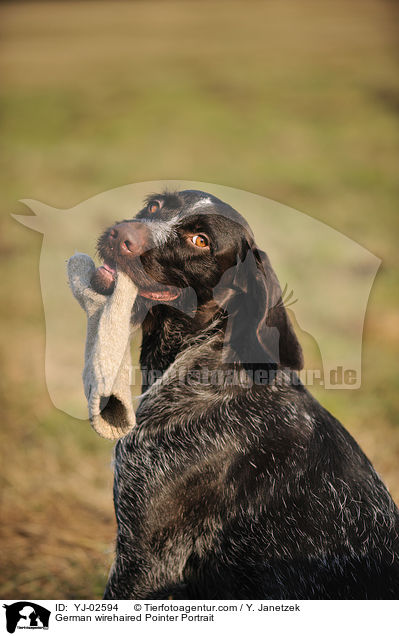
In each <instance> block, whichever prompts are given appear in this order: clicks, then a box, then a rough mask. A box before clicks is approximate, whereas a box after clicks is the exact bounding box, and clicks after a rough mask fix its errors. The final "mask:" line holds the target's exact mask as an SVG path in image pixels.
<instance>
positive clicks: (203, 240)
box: [191, 234, 209, 247]
mask: <svg viewBox="0 0 399 636" xmlns="http://www.w3.org/2000/svg"><path fill="white" fill-rule="evenodd" d="M191 242H192V243H194V245H195V246H196V247H208V245H209V241H208V237H207V236H205V235H204V234H195V235H194V236H192V237H191Z"/></svg>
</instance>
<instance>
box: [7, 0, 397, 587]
mask: <svg viewBox="0 0 399 636" xmlns="http://www.w3.org/2000/svg"><path fill="white" fill-rule="evenodd" d="M395 11H396V9H395V4H394V3H393V2H392V3H390V2H384V1H382V0H362V1H360V0H345V1H344V0H326V1H325V2H323V3H321V2H318V0H286V1H285V2H277V1H270V2H263V1H260V0H258V1H256V0H248V1H246V2H244V1H242V2H238V1H235V2H230V1H227V0H226V1H223V0H220V1H216V2H212V1H211V0H201V1H197V0H193V1H183V0H181V1H169V0H164V1H161V0H159V1H156V0H148V1H146V2H119V1H116V2H94V1H93V2H90V1H87V2H42V3H39V2H27V3H24V2H9V3H7V2H4V3H2V4H1V5H0V25H1V27H0V30H1V33H0V36H1V37H0V77H1V85H0V99H1V110H0V117H1V120H0V126H1V141H0V144H1V154H0V162H1V169H0V181H1V202H0V213H1V214H0V258H1V273H2V276H1V291H2V301H1V305H0V320H1V329H0V345H1V358H0V359H1V365H2V367H1V368H2V372H1V375H0V392H1V396H0V405H1V406H0V408H1V430H0V449H1V451H0V452H1V528H0V539H1V545H0V549H1V556H0V558H1V563H0V577H1V578H0V597H2V598H5V599H8V598H14V599H15V598H16V599H18V598H32V599H41V598H42V599H45V598H52V599H58V598H100V597H101V594H102V590H103V587H104V582H105V579H106V576H107V570H108V567H109V565H110V563H111V560H112V551H113V537H114V532H115V527H114V520H113V509H112V492H111V488H112V469H111V456H112V444H111V443H109V442H106V441H104V440H102V439H100V438H98V437H96V436H95V434H94V433H93V432H92V431H91V430H90V427H89V425H88V424H87V422H83V421H79V420H74V419H73V418H72V417H69V416H68V415H66V414H64V413H62V412H61V411H58V410H57V409H55V407H54V406H53V404H52V402H51V400H50V398H49V395H48V393H47V389H46V383H45V376H44V350H45V324H44V312H43V307H42V300H41V290H40V281H39V268H38V265H39V257H40V250H41V241H42V239H41V235H40V234H38V233H35V232H32V231H30V230H28V229H27V228H24V227H22V226H21V225H18V224H17V223H16V222H15V221H13V220H12V219H11V217H10V213H12V212H14V213H19V214H24V213H26V208H25V207H24V206H23V205H22V204H20V203H18V201H19V200H20V199H22V198H27V197H28V198H37V199H39V200H42V201H45V202H47V203H48V204H50V205H53V206H56V207H59V208H69V207H71V206H73V205H75V204H77V203H79V202H80V201H82V200H84V199H86V198H88V197H90V196H93V195H94V194H96V193H98V192H102V191H105V190H107V189H110V188H115V187H117V186H120V185H123V184H128V183H135V182H140V181H147V180H154V179H181V180H186V179H187V180H197V181H205V182H211V183H216V184H224V185H227V186H231V187H234V188H241V189H243V190H247V191H251V192H254V193H258V194H261V195H264V196H267V197H269V198H271V199H275V200H277V201H281V202H282V203H284V204H286V205H289V206H291V207H293V208H296V209H298V210H302V211H304V212H306V213H308V214H310V215H311V216H313V217H315V218H317V219H319V220H321V221H323V222H325V223H327V224H329V225H331V226H333V227H334V228H335V229H337V230H339V231H340V232H342V233H344V234H346V235H347V236H349V237H350V238H352V239H353V240H355V241H357V242H358V243H360V244H362V245H364V246H365V247H366V248H367V249H368V250H370V251H371V252H373V253H374V254H376V255H377V256H378V257H380V258H381V259H382V266H381V268H380V271H379V273H378V275H377V278H376V281H375V284H374V287H373V290H372V294H371V297H370V301H369V308H368V313H367V317H366V325H365V331H364V343H363V383H362V388H361V389H359V390H356V391H344V390H336V391H326V390H324V391H323V390H322V389H318V391H317V395H318V398H319V399H320V400H321V401H322V403H323V404H325V405H326V406H327V408H329V409H330V410H331V411H332V412H333V413H334V414H335V415H336V416H337V417H338V418H339V419H341V421H343V423H344V424H345V426H346V427H347V428H348V429H349V430H350V431H351V432H352V434H353V435H354V436H355V437H356V439H357V440H358V441H359V443H360V444H361V445H362V447H363V448H364V450H365V452H366V453H367V454H368V456H369V457H370V459H371V460H372V461H373V462H374V464H375V466H376V468H377V470H378V471H379V472H380V474H381V475H382V477H383V478H384V480H385V482H386V483H387V485H388V486H389V488H390V490H391V492H392V494H393V496H394V497H395V498H396V500H397V501H399V424H398V411H399V408H398V407H399V376H398V364H397V360H398V357H399V328H398V326H399V325H398V323H399V320H398V319H399V312H398V294H397V289H398V278H399V274H398V272H399V269H398V261H399V252H398V248H397V242H398V239H397V231H398V225H399V223H398V219H399V214H398V202H399V187H398V178H397V175H398V159H399V130H398V114H399V72H398V71H399V68H398V66H399V64H398V43H399V42H398V31H397V17H398V15H397V13H396V12H395Z"/></svg>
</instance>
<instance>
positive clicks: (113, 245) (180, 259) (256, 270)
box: [92, 190, 302, 369]
mask: <svg viewBox="0 0 399 636" xmlns="http://www.w3.org/2000/svg"><path fill="white" fill-rule="evenodd" d="M98 252H99V255H100V256H101V258H102V259H103V261H104V264H103V265H102V266H101V267H99V268H98V269H97V271H96V272H95V274H94V276H93V279H92V286H93V287H94V289H96V291H98V292H100V293H103V294H110V293H112V291H113V287H114V280H115V273H116V269H120V270H122V271H124V272H125V273H127V274H128V275H129V276H130V277H131V278H132V280H133V281H134V282H135V283H136V285H137V286H138V288H139V295H140V296H141V299H142V300H143V299H144V302H147V304H148V305H149V306H151V304H152V305H153V304H154V302H155V303H162V304H166V305H167V304H171V303H173V304H174V306H175V307H179V308H180V309H182V310H183V311H186V312H187V313H189V312H190V306H189V305H190V302H189V301H188V300H187V299H188V298H191V299H192V297H193V290H194V292H195V297H196V301H197V303H196V304H197V307H196V315H197V316H198V315H201V316H202V317H203V319H204V317H205V319H206V320H212V318H213V317H214V316H215V315H216V314H217V313H218V312H222V313H224V315H226V316H228V321H227V328H226V333H225V345H226V351H227V350H229V351H233V352H234V356H235V357H236V358H237V357H238V360H240V361H241V362H244V363H264V362H266V363H273V364H278V365H279V366H281V367H290V368H292V369H300V368H301V367H302V352H301V347H300V345H299V343H298V341H297V338H296V336H295V333H294V331H293V328H292V325H291V323H290V320H289V318H288V315H287V313H286V310H285V307H284V304H283V300H282V293H281V288H280V285H279V283H278V280H277V277H276V275H275V273H274V271H273V269H272V267H271V265H270V262H269V259H268V258H267V256H266V254H264V253H263V252H261V251H260V250H259V249H258V248H257V246H256V243H255V240H254V237H253V235H252V232H251V230H250V228H249V226H248V224H247V223H246V221H245V219H244V218H243V217H242V216H241V215H240V214H239V213H238V212H237V211H236V210H234V209H233V208H232V207H231V206H229V205H227V204H226V203H224V202H223V201H221V200H220V199H217V198H216V197H214V196H212V195H210V194H207V193H205V192H199V191H193V190H185V191H182V192H177V193H163V194H159V195H158V194H156V195H153V196H150V197H148V199H147V200H146V205H145V207H144V208H143V209H142V210H141V211H140V212H139V213H138V214H137V216H136V217H135V218H134V219H130V220H124V221H121V222H119V223H116V224H115V225H113V226H112V227H110V228H109V229H108V230H106V231H105V232H104V233H103V234H102V236H101V237H100V239H99V241H98ZM188 291H190V294H188ZM185 299H186V300H187V304H186V305H185Z"/></svg>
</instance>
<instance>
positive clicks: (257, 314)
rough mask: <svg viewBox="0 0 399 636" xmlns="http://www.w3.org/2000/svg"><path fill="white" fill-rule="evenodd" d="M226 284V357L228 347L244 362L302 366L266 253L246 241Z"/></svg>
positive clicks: (300, 352)
mask: <svg viewBox="0 0 399 636" xmlns="http://www.w3.org/2000/svg"><path fill="white" fill-rule="evenodd" d="M229 288H230V289H229V292H228V294H227V295H225V297H224V301H225V302H223V306H224V308H225V309H226V311H227V313H228V316H229V319H228V323H227V328H226V335H225V345H227V347H226V346H225V351H224V354H226V355H224V357H225V361H226V362H227V361H229V360H227V357H228V356H229V355H230V356H231V353H230V354H229V353H228V352H229V351H230V352H233V355H234V354H235V355H234V358H235V357H236V356H237V357H238V360H239V361H240V362H243V363H244V364H247V365H252V364H256V365H266V366H271V367H273V368H277V367H280V368H290V369H301V368H302V367H303V355H302V349H301V346H300V344H299V342H298V340H297V337H296V335H295V332H294V329H293V327H292V324H291V321H290V319H289V317H288V314H287V312H286V309H285V307H284V303H283V298H282V292H281V288H280V285H279V282H278V280H277V276H276V274H275V273H274V271H273V269H272V267H271V265H270V261H269V259H268V257H267V255H266V254H265V253H264V252H261V251H260V250H259V249H258V248H257V247H256V246H255V245H253V246H249V245H248V249H247V250H246V253H245V256H244V258H243V260H242V261H241V260H240V261H239V263H238V264H237V265H236V268H235V271H234V275H233V277H232V280H231V282H230V284H229ZM226 356H227V357H226Z"/></svg>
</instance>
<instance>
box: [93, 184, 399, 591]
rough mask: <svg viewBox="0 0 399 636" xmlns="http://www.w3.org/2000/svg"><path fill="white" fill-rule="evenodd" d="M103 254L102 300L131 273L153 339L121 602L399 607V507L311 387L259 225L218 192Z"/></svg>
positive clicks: (192, 200) (145, 358)
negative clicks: (374, 603) (322, 602)
mask: <svg viewBox="0 0 399 636" xmlns="http://www.w3.org/2000/svg"><path fill="white" fill-rule="evenodd" d="M98 251H99V254H100V256H101V258H102V259H103V261H104V265H103V266H102V267H100V268H99V269H98V270H96V272H95V274H94V276H93V279H92V285H93V287H94V288H95V289H96V290H97V291H99V292H101V293H104V294H109V293H111V292H112V289H113V285H114V278H115V271H116V269H120V270H123V271H124V272H125V273H127V274H128V275H130V277H131V278H132V280H133V281H134V282H135V283H136V285H137V286H138V288H139V296H138V299H137V301H136V303H135V307H134V314H135V317H134V319H135V320H137V319H138V318H137V317H138V316H139V317H141V318H140V319H141V320H142V329H143V341H142V350H141V367H142V373H143V389H142V391H143V393H142V396H141V399H140V404H139V407H138V410H137V427H136V428H135V429H134V430H133V432H131V433H129V434H128V435H127V436H126V437H125V438H123V439H122V440H120V441H119V442H118V443H117V445H116V449H115V485H114V502H115V513H116V519H117V523H118V534H117V545H116V559H115V562H114V565H113V567H112V569H111V572H110V576H109V580H108V583H107V587H106V591H105V597H104V598H106V599H133V598H137V599H147V598H148V599H167V598H173V599H237V598H239V599H392V598H397V597H398V595H399V538H398V530H399V512H398V509H397V508H396V507H395V505H394V503H393V501H392V499H391V497H390V495H389V493H388V491H387V489H386V488H385V486H384V484H383V483H382V482H381V480H380V478H379V477H378V475H377V474H376V472H375V471H374V469H373V467H372V465H371V464H370V462H369V461H368V459H367V457H366V456H365V455H364V454H363V452H362V451H361V450H360V448H359V446H358V445H357V444H356V442H355V441H354V440H353V439H352V437H351V436H350V435H349V433H348V432H347V431H346V430H345V429H344V428H343V427H342V426H341V424H340V423H339V422H338V421H337V420H336V419H335V418H334V417H333V416H332V415H331V414H330V413H329V412H328V411H326V410H325V409H324V408H323V407H322V406H321V405H320V404H319V403H318V402H317V401H316V400H315V399H314V398H313V397H312V395H310V393H309V392H308V391H307V390H306V388H305V387H304V386H303V385H302V384H301V382H300V381H299V379H298V375H297V374H296V373H295V370H296V369H300V368H301V367H302V363H303V361H302V351H301V347H300V345H299V343H298V340H297V338H296V336H295V333H294V331H293V328H292V326H291V323H290V320H289V317H288V315H287V313H286V310H285V307H284V304H283V300H282V293H281V289H280V286H279V283H278V281H277V278H276V275H275V274H274V272H273V270H272V268H271V266H270V263H269V260H268V258H267V256H266V255H265V254H264V253H262V252H261V251H260V250H259V249H258V248H257V247H256V244H255V241H254V238H253V235H252V233H251V230H250V228H249V227H248V225H247V223H246V221H245V220H244V219H243V218H242V217H241V216H240V215H239V214H238V213H237V212H236V211H235V210H233V209H232V208H231V207H230V206H229V205H227V204H226V203H223V202H222V201H220V200H219V199H217V198H216V197H214V196H212V195H210V194H207V193H204V192H199V191H191V190H190V191H183V192H176V193H163V194H159V195H154V196H151V197H149V198H148V200H147V201H146V205H145V207H144V208H143V209H142V210H141V211H140V212H139V213H138V214H137V216H136V217H135V218H134V219H131V220H127V221H122V222H120V223H117V224H115V225H114V226H113V227H111V228H109V229H108V230H107V231H106V232H105V233H104V234H103V235H102V236H101V237H100V239H99V243H98Z"/></svg>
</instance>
